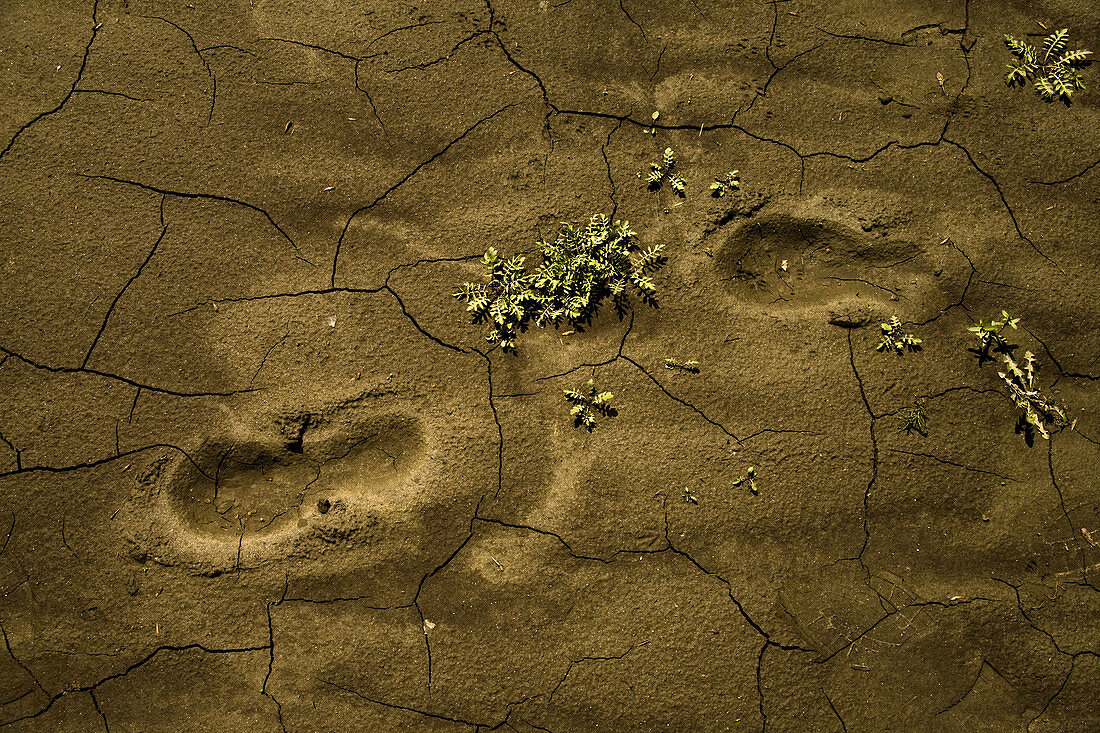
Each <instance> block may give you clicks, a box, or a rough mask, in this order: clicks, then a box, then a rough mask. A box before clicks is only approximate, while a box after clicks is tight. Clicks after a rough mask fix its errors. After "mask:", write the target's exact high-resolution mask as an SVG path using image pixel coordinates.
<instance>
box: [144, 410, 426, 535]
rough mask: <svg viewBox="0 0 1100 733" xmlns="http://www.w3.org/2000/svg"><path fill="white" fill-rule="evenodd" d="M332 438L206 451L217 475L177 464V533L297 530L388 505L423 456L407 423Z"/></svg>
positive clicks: (375, 424) (168, 492) (173, 504)
mask: <svg viewBox="0 0 1100 733" xmlns="http://www.w3.org/2000/svg"><path fill="white" fill-rule="evenodd" d="M335 432H336V430H335V429H332V428H329V429H326V428H318V429H316V430H304V431H303V432H302V434H301V435H300V436H299V437H298V438H297V439H296V440H292V441H289V442H284V443H278V444H274V443H273V444H264V443H260V442H249V443H244V442H229V441H215V442H212V443H211V444H208V445H207V446H206V447H205V448H204V449H203V451H202V452H203V454H206V455H217V456H219V458H218V463H217V467H216V469H215V471H214V473H213V475H209V474H204V473H203V472H200V471H199V470H198V469H197V468H196V467H195V466H193V465H191V464H190V463H186V462H184V463H181V464H179V465H178V466H177V468H176V470H175V471H172V472H171V473H170V474H168V475H167V476H166V477H165V479H164V481H165V483H164V488H163V493H162V496H163V499H164V501H165V504H166V508H168V510H169V513H170V514H171V515H172V516H173V517H174V518H175V520H176V521H178V523H179V525H180V529H183V530H185V531H187V532H188V533H192V534H197V535H200V536H202V537H204V538H206V539H210V540H219V539H220V540H224V541H227V542H228V541H232V542H236V541H238V539H239V538H241V537H242V536H244V537H247V536H253V535H258V534H259V535H262V534H268V533H275V532H279V531H281V530H290V531H293V529H294V528H298V527H304V526H305V525H306V524H307V523H308V522H309V520H310V519H313V518H317V517H318V516H319V515H325V514H328V513H329V512H330V511H332V510H333V509H334V508H335V511H336V512H340V511H342V510H343V509H346V508H348V507H354V508H357V509H360V510H365V509H366V508H368V507H370V506H377V505H382V504H385V503H386V502H387V499H388V498H390V497H391V496H392V495H394V494H395V493H396V492H398V491H399V490H400V483H401V480H402V478H403V477H405V476H406V475H407V474H408V473H409V471H410V470H411V469H412V468H413V467H414V466H415V465H416V464H417V463H419V460H420V459H421V458H422V457H423V455H424V435H423V432H422V430H421V428H420V426H419V424H418V423H417V422H416V421H415V420H412V419H409V418H406V417H401V416H386V417H384V418H382V417H379V418H374V419H372V420H370V421H369V422H368V423H366V424H362V425H358V426H356V429H354V430H353V431H349V432H350V433H351V436H345V435H337V434H335ZM341 432H342V431H341Z"/></svg>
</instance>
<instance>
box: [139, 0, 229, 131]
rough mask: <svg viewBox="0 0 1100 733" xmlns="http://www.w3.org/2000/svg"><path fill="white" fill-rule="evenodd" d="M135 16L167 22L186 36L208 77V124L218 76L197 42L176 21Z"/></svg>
mask: <svg viewBox="0 0 1100 733" xmlns="http://www.w3.org/2000/svg"><path fill="white" fill-rule="evenodd" d="M137 17H139V18H145V19H147V20H159V21H161V22H162V23H167V24H168V25H170V26H172V27H173V28H175V29H176V30H178V31H179V32H180V33H182V34H183V35H185V36H187V40H188V42H190V44H191V48H192V49H193V50H194V51H195V55H196V56H198V57H199V61H201V62H202V68H204V69H206V75H207V76H208V77H210V92H211V94H210V111H209V112H208V113H207V115H206V123H207V124H210V122H211V120H213V119H214V105H215V104H217V102H218V77H217V76H215V75H214V72H213V71H212V70H211V69H210V64H208V63H207V62H206V57H205V56H203V55H202V51H201V50H199V46H198V44H197V43H195V38H194V36H192V35H191V34H190V33H188V32H187V30H186V29H184V28H183V26H181V25H179V24H178V23H174V22H172V21H170V20H168V19H167V18H162V17H160V16H159V15H139V16H137ZM202 91H203V94H205V93H206V90H205V89H203V90H202Z"/></svg>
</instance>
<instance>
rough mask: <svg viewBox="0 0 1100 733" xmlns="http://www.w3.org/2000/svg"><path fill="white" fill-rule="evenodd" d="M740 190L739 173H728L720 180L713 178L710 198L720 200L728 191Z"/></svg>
mask: <svg viewBox="0 0 1100 733" xmlns="http://www.w3.org/2000/svg"><path fill="white" fill-rule="evenodd" d="M739 188H741V172H740V171H730V172H729V173H727V174H726V175H724V176H722V177H721V178H715V179H714V183H712V184H710V190H711V196H714V197H715V198H721V197H723V196H725V195H726V194H727V193H729V192H730V191H736V190H738V189H739Z"/></svg>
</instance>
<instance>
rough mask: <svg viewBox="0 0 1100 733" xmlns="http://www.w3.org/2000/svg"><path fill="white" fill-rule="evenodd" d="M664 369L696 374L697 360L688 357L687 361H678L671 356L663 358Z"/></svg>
mask: <svg viewBox="0 0 1100 733" xmlns="http://www.w3.org/2000/svg"><path fill="white" fill-rule="evenodd" d="M665 369H668V370H669V371H672V372H681V373H685V374H698V373H699V362H698V361H696V360H695V359H688V360H687V361H678V360H676V359H673V358H672V357H671V356H669V357H667V358H666V359H665Z"/></svg>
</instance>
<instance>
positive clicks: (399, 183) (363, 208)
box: [329, 102, 519, 292]
mask: <svg viewBox="0 0 1100 733" xmlns="http://www.w3.org/2000/svg"><path fill="white" fill-rule="evenodd" d="M518 105H519V103H518V102H513V103H512V104H506V105H505V106H503V107H501V108H500V109H498V110H497V111H496V112H493V113H492V114H490V115H488V116H486V117H483V118H481V119H480V120H478V121H477V122H475V123H474V124H473V125H471V126H470V127H467V128H466V129H465V130H464V131H463V132H462V134H461V135H459V136H458V137H456V138H454V139H453V140H451V141H450V142H449V143H447V144H446V145H444V146H443V147H442V148H441V149H440V150H439V151H437V152H436V153H435V154H433V155H432V156H431V157H430V158H428V159H427V160H424V161H422V162H420V163H418V164H417V165H416V166H415V167H414V168H413V169H412V170H411V171H409V172H408V173H406V174H405V175H404V176H403V177H402V178H401V180H399V181H397V182H396V183H394V184H393V185H391V186H390V187H389V188H387V189H386V190H385V191H383V192H382V193H380V194H379V195H378V196H377V197H375V199H374V200H373V201H371V202H370V203H369V204H366V205H364V206H361V207H359V208H358V209H356V210H355V211H353V212H352V214H351V216H349V217H348V220H347V221H346V222H345V223H344V228H343V230H342V231H341V232H340V236H339V238H338V239H337V240H336V249H335V251H334V252H333V255H332V277H331V278H330V279H329V284H330V285H331V286H332V287H334V288H335V287H336V273H337V269H338V267H339V264H340V248H341V246H342V245H343V243H344V238H345V237H346V236H347V233H348V229H349V228H350V227H351V223H352V222H353V221H354V220H355V217H357V216H359V215H360V214H362V213H363V212H365V211H369V210H370V209H372V208H374V207H375V206H377V205H378V204H380V203H381V202H382V201H384V200H385V198H386V197H387V196H389V195H390V194H391V193H393V192H394V191H396V190H397V189H398V188H400V187H401V186H402V185H404V184H405V183H406V182H408V181H409V179H411V178H412V177H413V176H415V175H416V174H417V173H419V172H420V170H421V169H422V168H424V167H425V166H427V165H430V164H431V163H433V162H435V161H436V160H437V159H438V158H440V157H441V156H443V155H444V154H445V153H446V152H447V151H448V150H450V149H451V148H452V147H454V146H455V145H457V144H458V143H459V142H461V141H462V140H463V139H465V138H466V137H467V136H468V135H470V134H471V133H472V132H473V131H474V130H476V129H477V128H479V127H481V126H482V125H483V124H485V123H486V122H488V121H490V120H492V119H493V118H494V117H496V116H497V115H499V114H501V113H503V112H505V111H506V110H509V109H511V108H513V107H516V106H518ZM391 292H392V291H391Z"/></svg>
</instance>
